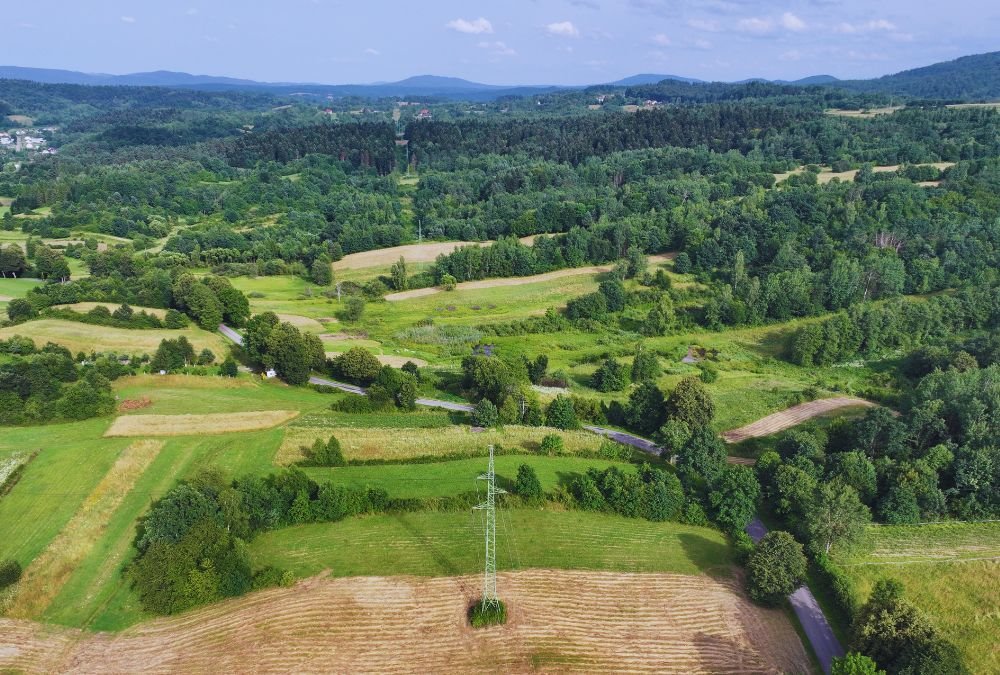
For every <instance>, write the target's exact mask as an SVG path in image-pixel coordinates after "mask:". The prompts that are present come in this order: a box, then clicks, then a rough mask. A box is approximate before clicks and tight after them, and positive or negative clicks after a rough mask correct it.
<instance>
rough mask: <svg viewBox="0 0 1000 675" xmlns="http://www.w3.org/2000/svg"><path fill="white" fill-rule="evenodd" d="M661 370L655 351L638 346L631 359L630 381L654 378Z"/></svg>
mask: <svg viewBox="0 0 1000 675" xmlns="http://www.w3.org/2000/svg"><path fill="white" fill-rule="evenodd" d="M662 372H663V369H662V368H661V367H660V360H659V359H658V358H657V356H656V353H655V352H652V351H650V350H648V349H643V348H642V347H641V346H640V347H639V349H638V350H637V351H636V353H635V358H634V359H633V361H632V372H631V373H630V375H631V376H632V381H633V382H642V381H644V380H655V379H656V378H658V377H659V376H660V374H661V373H662Z"/></svg>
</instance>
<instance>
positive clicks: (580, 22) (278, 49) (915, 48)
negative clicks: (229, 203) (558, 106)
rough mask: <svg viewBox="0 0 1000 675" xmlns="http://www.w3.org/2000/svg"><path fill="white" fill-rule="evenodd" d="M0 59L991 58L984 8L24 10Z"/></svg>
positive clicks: (686, 5)
mask: <svg viewBox="0 0 1000 675" xmlns="http://www.w3.org/2000/svg"><path fill="white" fill-rule="evenodd" d="M4 20H5V23H6V27H5V30H4V35H3V36H2V38H0V63H2V64H3V65H21V66H35V67H46V68H67V69H71V70H82V71H87V72H105V73H116V74H118V73H128V72H136V71H145V70H161V69H162V70H183V71H187V72H192V73H197V74H209V75H229V76H233V77H246V78H252V79H257V80H266V81H298V82H323V83H349V82H350V83H353V82H373V81H387V80H397V79H401V78H404V77H408V76H410V75H418V74H427V73H433V74H437V75H451V76H456V77H464V78H468V79H472V80H477V81H481V82H488V83H494V84H546V83H548V84H582V83H596V82H606V81H610V80H614V79H618V78H620V77H622V76H626V75H631V74H635V73H640V72H646V73H649V72H652V73H669V74H676V75H684V76H690V77H698V78H702V79H709V80H737V79H743V78H747V77H767V78H787V79H794V78H798V77H803V76H806V75H815V74H831V75H836V76H838V77H871V76H876V75H882V74H885V73H891V72H896V71H899V70H903V69H906V68H912V67H916V66H920V65H927V64H929V63H933V62H936V61H942V60H948V59H952V58H956V57H958V56H962V55H964V54H972V53H979V52H986V51H994V50H998V49H1000V38H998V36H1000V3H997V2H996V1H995V0H951V1H950V2H940V1H936V2H930V1H928V0H504V1H503V2H488V3H487V2H470V1H466V2H462V1H460V0H422V1H421V0H407V1H406V2H388V1H385V0H368V1H367V2H365V1H364V0H281V1H280V2H278V1H276V0H211V1H208V0H203V1H201V2H199V1H197V0H169V1H168V0H141V1H140V0H87V1H86V2H79V0H34V1H33V2H31V3H20V4H19V5H18V8H17V9H12V8H5V10H4Z"/></svg>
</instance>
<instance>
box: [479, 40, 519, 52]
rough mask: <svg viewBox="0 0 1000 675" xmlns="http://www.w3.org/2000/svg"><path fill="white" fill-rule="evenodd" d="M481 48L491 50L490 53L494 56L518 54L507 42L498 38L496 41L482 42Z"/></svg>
mask: <svg viewBox="0 0 1000 675" xmlns="http://www.w3.org/2000/svg"><path fill="white" fill-rule="evenodd" d="M479 48H480V49H488V50H490V54H492V55H493V56H517V51H515V50H514V49H512V48H511V47H508V46H507V44H506V43H505V42H502V41H500V40H496V41H494V42H485V41H484V42H480V43H479Z"/></svg>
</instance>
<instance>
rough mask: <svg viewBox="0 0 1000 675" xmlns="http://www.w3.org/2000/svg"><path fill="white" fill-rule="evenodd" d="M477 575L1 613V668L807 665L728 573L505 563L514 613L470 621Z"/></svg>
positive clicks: (760, 668) (775, 618) (692, 668)
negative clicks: (176, 611) (69, 612)
mask: <svg viewBox="0 0 1000 675" xmlns="http://www.w3.org/2000/svg"><path fill="white" fill-rule="evenodd" d="M480 583H481V579H480V577H479V576H478V575H476V576H464V577H440V578H434V579H417V578H412V577H359V578H349V579H335V580H330V579H324V578H312V579H308V580H306V581H304V582H301V583H299V584H297V585H296V586H295V587H293V588H287V589H271V590H267V591H264V592H259V593H253V594H252V595H250V596H247V597H244V598H239V599H236V600H231V601H226V602H222V603H218V604H215V605H212V606H210V607H206V608H203V609H198V610H195V611H193V612H187V613H185V614H183V615H182V616H179V617H172V618H164V619H156V620H153V621H149V622H147V623H144V624H141V625H139V626H136V627H135V628H132V629H129V630H126V631H124V632H122V633H118V634H113V633H99V634H90V633H84V632H82V631H78V630H71V629H62V630H61V629H55V628H52V627H43V626H41V625H39V624H35V623H31V622H27V621H12V620H9V619H0V632H2V633H3V634H4V635H5V636H6V640H5V642H7V644H8V645H9V648H7V649H4V650H0V669H12V670H26V671H39V672H40V671H45V672H58V671H63V670H67V669H70V668H72V667H74V666H77V667H79V666H80V665H81V664H86V668H87V670H90V671H94V672H97V671H100V672H131V671H136V670H157V671H168V670H169V671H176V672H206V671H231V672H246V671H254V672H305V671H321V670H327V669H329V668H330V665H331V664H333V663H335V664H336V665H337V669H338V670H342V671H344V672H362V671H364V672H397V671H404V670H405V671H410V672H470V671H474V670H479V669H482V668H483V667H489V668H490V669H498V670H502V671H528V670H536V669H542V670H565V669H571V670H576V671H587V672H597V671H630V672H632V671H635V672H661V673H662V672H672V673H704V672H713V673H719V672H740V673H751V672H754V673H771V672H795V673H803V672H809V671H810V670H811V664H810V662H809V659H808V657H807V656H806V653H805V650H804V648H803V646H802V643H801V641H800V640H799V638H798V636H797V635H796V634H795V631H794V629H793V628H792V625H791V624H790V622H789V620H788V618H787V616H786V615H785V613H784V612H782V611H781V610H780V609H763V608H760V607H757V606H755V605H753V604H752V603H751V602H750V601H749V600H748V599H747V598H746V597H745V595H744V594H743V592H742V591H741V589H740V584H739V581H738V580H735V579H717V578H713V577H708V576H687V575H679V574H621V573H609V572H586V571H551V570H530V571H522V572H508V573H502V574H500V575H499V579H498V584H499V587H500V589H501V595H502V597H503V598H504V600H505V601H506V603H507V606H508V611H509V620H508V622H507V624H506V625H504V626H499V627H495V628H490V629H487V630H474V629H472V628H470V627H469V626H468V623H467V620H466V610H467V608H468V606H469V605H470V604H471V603H472V601H473V599H474V598H475V597H476V595H477V594H478V593H479V592H480ZM568 588H572V589H573V592H571V593H567V592H566V589H568ZM220 645H225V646H226V647H225V649H220V648H219V647H220Z"/></svg>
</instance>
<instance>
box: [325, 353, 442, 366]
mask: <svg viewBox="0 0 1000 675" xmlns="http://www.w3.org/2000/svg"><path fill="white" fill-rule="evenodd" d="M342 353H343V352H326V356H327V358H329V359H335V358H337V357H338V356H340V355H341V354H342ZM375 358H376V359H378V362H379V363H381V364H382V365H383V366H392V367H393V368H402V367H403V365H404V364H406V362H407V361H412V362H413V363H414V365H416V366H417V367H419V368H423V367H424V366H426V365H427V362H426V361H424V360H423V359H418V358H416V357H413V356H395V355H392V354H376V355H375Z"/></svg>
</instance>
